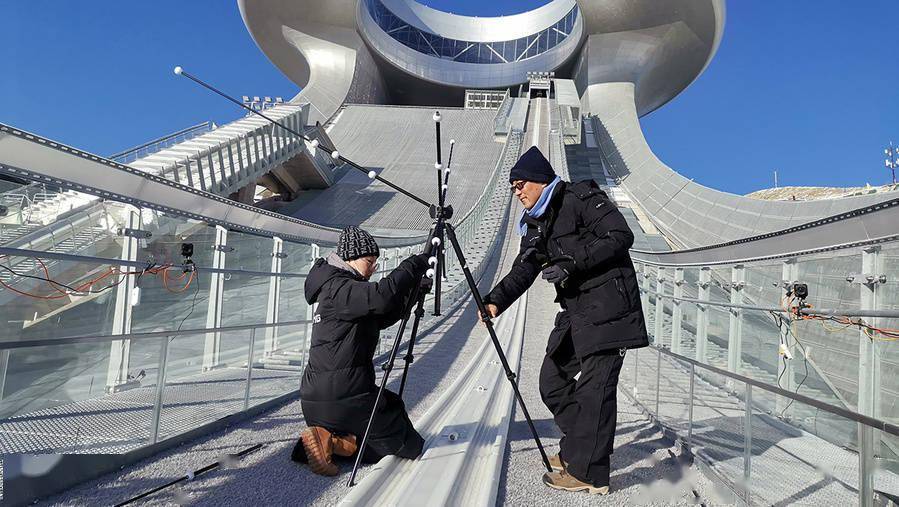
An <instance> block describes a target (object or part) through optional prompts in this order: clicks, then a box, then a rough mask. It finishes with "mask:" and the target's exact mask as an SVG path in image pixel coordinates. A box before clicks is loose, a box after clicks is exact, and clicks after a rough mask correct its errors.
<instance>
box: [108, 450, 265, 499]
mask: <svg viewBox="0 0 899 507" xmlns="http://www.w3.org/2000/svg"><path fill="white" fill-rule="evenodd" d="M261 448H262V444H256V445H254V446H252V447H248V448H246V449H244V450H242V451H240V452H238V453H237V454H229V455H228V457H230V458H232V459H236V458H243V457H244V456H246V455H247V454H250V453H251V452H254V451H257V450H259V449H261ZM222 461H224V460H221V461H216V462H215V463H212V464H209V465H206V466H205V467H203V468H200V469H198V470H194V471H193V472H191V473H189V474H187V475H182V476H181V477H179V478H177V479H175V480H173V481H169V482H167V483H165V484H163V485H162V486H158V487H156V488H153V489H151V490H149V491H146V492H144V493H141V494H140V495H137V496H135V497H132V498H129V499H128V500H125V501H124V502H122V503H120V504H117V505H116V507H121V506H123V505H128V504H130V503H134V502H136V501H138V500H141V499H143V498H146V497H148V496H150V495H152V494H154V493H158V492H160V491H162V490H164V489H167V488H170V487H172V486H174V485H175V484H178V483H180V482H184V481H191V480H193V479H195V478H197V477H199V476H201V475H203V474H205V473H207V472H210V471H212V470H215V469H216V468H219V467H220V466H221V465H222Z"/></svg>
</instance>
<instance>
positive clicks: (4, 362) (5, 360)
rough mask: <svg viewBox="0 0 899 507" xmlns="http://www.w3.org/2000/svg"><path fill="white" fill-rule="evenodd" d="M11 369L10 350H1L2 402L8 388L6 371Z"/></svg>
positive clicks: (0, 397) (0, 384) (0, 399)
mask: <svg viewBox="0 0 899 507" xmlns="http://www.w3.org/2000/svg"><path fill="white" fill-rule="evenodd" d="M8 368H9V350H0V401H3V390H4V389H5V388H6V371H7V369H8Z"/></svg>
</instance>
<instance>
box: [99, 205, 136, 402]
mask: <svg viewBox="0 0 899 507" xmlns="http://www.w3.org/2000/svg"><path fill="white" fill-rule="evenodd" d="M125 213H127V216H128V219H127V222H126V223H127V224H128V228H129V229H132V230H137V229H139V228H140V225H141V220H140V210H138V209H137V208H135V207H132V206H127V207H126V208H125ZM107 218H108V219H110V221H111V217H109V216H108V212H107ZM139 248H140V243H139V241H138V240H137V238H135V237H133V236H123V238H122V253H121V256H120V258H121V259H122V260H123V261H130V262H134V261H136V260H137V253H138V249H139ZM119 270H120V271H121V272H123V273H127V272H128V270H129V269H128V267H127V266H119ZM118 277H124V278H125V279H124V280H122V283H119V284H118V286H117V287H116V293H115V294H116V296H115V313H114V314H113V317H112V333H110V334H120V335H127V334H131V316H132V308H133V307H132V299H131V298H132V296H133V294H134V287H135V283H136V280H135V277H133V276H126V275H117V278H118ZM130 360H131V341H130V340H119V341H115V342H112V344H111V345H110V350H109V365H108V368H107V370H106V390H107V392H114V391H115V390H116V389H117V388H118V386H119V385H121V384H124V383H126V382H128V367H129V362H130Z"/></svg>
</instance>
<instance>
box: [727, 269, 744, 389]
mask: <svg viewBox="0 0 899 507" xmlns="http://www.w3.org/2000/svg"><path fill="white" fill-rule="evenodd" d="M730 280H731V284H730V303H731V304H733V305H742V304H743V286H744V284H745V269H744V267H743V265H742V264H737V265H736V266H734V267H733V268H732V269H731V275H730ZM729 324H730V326H729V329H728V339H727V369H728V370H730V371H732V372H734V373H740V371H741V369H742V356H743V311H742V310H739V309H737V308H731V310H730V322H729Z"/></svg>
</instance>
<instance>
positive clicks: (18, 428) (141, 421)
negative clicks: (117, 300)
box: [0, 343, 158, 454]
mask: <svg viewBox="0 0 899 507" xmlns="http://www.w3.org/2000/svg"><path fill="white" fill-rule="evenodd" d="M109 350H110V345H109V343H85V344H71V345H64V346H55V347H46V346H44V347H29V348H18V349H14V350H11V351H10V356H9V363H8V370H7V372H6V377H5V379H4V380H5V387H4V389H3V393H2V395H3V396H2V400H0V454H7V453H27V454H53V453H121V452H125V451H128V450H132V449H135V448H137V447H141V446H143V445H146V444H147V443H148V439H149V434H150V432H149V428H150V415H151V413H152V396H151V395H150V393H151V392H152V387H151V386H150V384H153V383H155V368H156V366H157V363H155V362H153V361H150V362H149V363H148V364H146V365H145V368H146V369H147V370H148V374H147V376H146V377H145V378H143V379H142V381H143V382H144V386H142V387H141V388H138V389H134V390H131V391H128V392H126V393H106V391H105V382H106V365H107V363H108V359H109ZM157 357H158V356H157Z"/></svg>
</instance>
